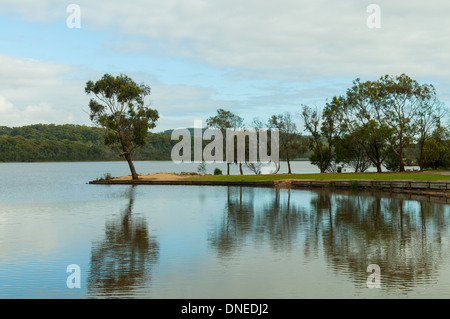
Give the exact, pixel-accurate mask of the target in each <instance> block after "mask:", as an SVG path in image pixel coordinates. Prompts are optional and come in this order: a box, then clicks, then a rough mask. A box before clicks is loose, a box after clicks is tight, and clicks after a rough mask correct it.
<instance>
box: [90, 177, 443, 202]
mask: <svg viewBox="0 0 450 319" xmlns="http://www.w3.org/2000/svg"><path fill="white" fill-rule="evenodd" d="M193 176H195V175H189V174H185V175H180V174H171V173H159V174H149V175H141V176H140V177H139V179H138V180H133V179H131V177H130V176H122V177H118V178H111V179H109V180H96V181H90V182H89V184H97V185H174V186H175V185H176V186H183V185H184V186H243V187H269V188H287V189H306V190H312V189H328V190H350V191H372V192H374V191H375V192H380V193H385V192H387V193H390V194H393V193H397V194H399V193H401V194H407V195H415V196H422V197H428V198H429V197H433V198H439V199H440V201H443V202H445V203H450V180H445V179H443V180H408V179H404V180H400V179H395V180H388V179H386V180H379V179H377V180H375V179H329V180H326V179H321V180H318V179H295V178H289V177H290V176H288V175H286V178H284V179H283V178H282V177H283V176H281V175H279V176H278V177H280V178H279V179H274V180H267V179H266V180H264V179H262V180H242V177H243V176H244V177H245V176H248V175H236V179H234V180H233V179H230V180H220V179H217V180H214V179H207V178H202V177H198V176H196V177H193ZM232 176H234V175H232ZM251 176H252V177H253V175H251ZM238 177H240V178H238Z"/></svg>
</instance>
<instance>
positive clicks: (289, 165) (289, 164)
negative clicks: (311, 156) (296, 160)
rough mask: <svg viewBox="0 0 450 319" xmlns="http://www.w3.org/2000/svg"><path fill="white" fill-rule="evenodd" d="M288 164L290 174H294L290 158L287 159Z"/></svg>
mask: <svg viewBox="0 0 450 319" xmlns="http://www.w3.org/2000/svg"><path fill="white" fill-rule="evenodd" d="M287 164H288V174H292V172H291V163H290V162H289V158H288V159H287Z"/></svg>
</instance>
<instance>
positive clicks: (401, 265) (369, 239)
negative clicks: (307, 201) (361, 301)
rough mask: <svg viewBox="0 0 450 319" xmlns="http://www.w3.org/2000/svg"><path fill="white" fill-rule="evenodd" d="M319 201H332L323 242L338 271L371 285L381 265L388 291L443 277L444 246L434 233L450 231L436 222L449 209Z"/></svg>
mask: <svg viewBox="0 0 450 319" xmlns="http://www.w3.org/2000/svg"><path fill="white" fill-rule="evenodd" d="M317 196H318V197H323V198H324V199H323V200H322V201H323V202H329V205H328V207H326V208H327V209H328V211H329V212H330V213H329V214H328V215H329V216H330V218H329V221H328V225H327V226H325V227H323V226H322V227H323V232H322V236H321V240H322V242H323V249H324V252H325V255H326V257H327V259H328V263H329V265H330V266H331V267H332V269H334V270H343V269H345V270H346V271H348V272H349V274H351V275H352V276H353V277H354V279H355V281H356V282H358V283H362V284H365V280H364V279H365V278H367V276H368V274H367V273H366V268H367V266H368V265H370V264H378V265H379V266H380V267H381V274H382V280H383V285H384V287H386V288H388V289H390V288H391V287H394V286H395V287H402V288H404V289H405V290H407V289H408V287H409V286H410V285H411V284H413V283H417V282H422V281H427V280H430V279H432V278H433V276H434V275H436V274H437V267H438V264H439V261H440V258H441V245H440V242H436V241H434V240H433V238H428V233H431V234H432V236H434V235H438V236H439V237H440V236H441V233H442V232H445V231H446V230H447V227H448V226H447V225H448V220H447V221H442V222H440V223H435V221H436V218H440V217H438V215H441V216H442V215H444V209H443V208H444V206H443V205H439V204H433V203H427V202H411V201H405V200H403V199H390V198H382V197H380V196H379V195H375V196H362V195H358V196H357V195H353V196H347V195H335V194H331V193H319V194H318V195H317ZM312 206H313V208H315V209H314V210H315V211H316V213H321V211H320V210H319V209H317V207H314V205H312ZM428 224H429V226H428Z"/></svg>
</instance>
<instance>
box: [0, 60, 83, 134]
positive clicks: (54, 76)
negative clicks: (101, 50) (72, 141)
mask: <svg viewBox="0 0 450 319" xmlns="http://www.w3.org/2000/svg"><path fill="white" fill-rule="evenodd" d="M73 72H75V69H74V68H73V67H69V66H65V65H60V64H55V63H48V62H43V61H38V60H33V59H23V58H18V57H12V56H7V55H1V54H0V88H1V93H0V94H1V95H0V125H5V126H21V125H27V124H35V123H59V124H62V123H70V122H84V118H87V115H86V114H85V113H83V111H82V106H87V98H86V96H85V94H84V91H83V84H82V82H81V81H78V80H74V79H71V78H70V75H71V74H72V73H73Z"/></svg>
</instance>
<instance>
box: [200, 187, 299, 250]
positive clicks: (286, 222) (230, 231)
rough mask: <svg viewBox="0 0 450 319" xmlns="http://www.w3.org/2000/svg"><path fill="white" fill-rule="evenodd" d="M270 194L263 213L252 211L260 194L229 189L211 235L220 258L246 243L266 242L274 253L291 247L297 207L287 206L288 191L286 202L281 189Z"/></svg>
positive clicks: (295, 232)
mask: <svg viewBox="0 0 450 319" xmlns="http://www.w3.org/2000/svg"><path fill="white" fill-rule="evenodd" d="M265 191H267V192H270V195H271V196H270V197H269V200H268V202H266V203H265V204H264V205H263V208H262V210H257V209H256V208H255V201H258V200H259V198H258V197H259V196H258V195H260V194H255V189H254V188H245V187H228V197H227V203H226V206H225V209H224V216H223V218H222V220H221V222H220V224H219V225H218V227H217V228H216V229H215V231H214V232H212V234H210V236H209V242H210V244H211V246H212V247H214V248H216V249H217V251H218V252H219V255H221V256H223V255H229V254H231V253H233V251H234V250H235V249H238V248H240V247H242V246H243V245H244V244H245V242H246V241H248V240H249V239H253V240H254V242H255V243H259V242H263V241H265V240H268V241H269V242H270V244H271V246H272V248H273V249H274V250H281V249H283V247H284V248H287V247H290V246H292V242H293V241H294V240H295V237H296V236H297V233H298V224H299V220H298V218H299V217H300V215H299V214H298V212H297V211H296V208H295V207H294V208H291V207H290V200H289V197H290V190H287V191H286V192H287V194H284V195H286V196H287V198H288V199H287V200H284V197H283V199H281V194H280V189H266V190H265Z"/></svg>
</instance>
